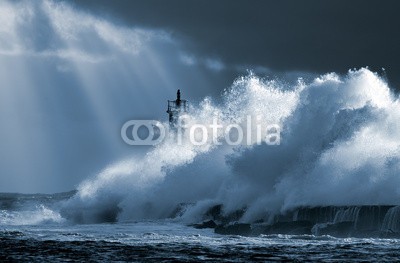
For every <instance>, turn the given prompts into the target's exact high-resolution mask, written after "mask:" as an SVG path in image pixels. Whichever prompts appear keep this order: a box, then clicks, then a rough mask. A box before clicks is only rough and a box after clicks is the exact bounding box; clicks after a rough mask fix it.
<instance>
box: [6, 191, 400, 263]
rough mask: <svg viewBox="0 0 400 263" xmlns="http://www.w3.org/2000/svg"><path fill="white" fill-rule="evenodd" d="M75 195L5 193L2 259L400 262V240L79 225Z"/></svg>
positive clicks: (166, 224) (163, 223) (170, 223)
mask: <svg viewBox="0 0 400 263" xmlns="http://www.w3.org/2000/svg"><path fill="white" fill-rule="evenodd" d="M73 194H74V192H70V193H61V194H55V195H21V194H0V262H59V261H62V262H65V261H68V262H74V261H79V262H81V261H87V262H115V261H118V262H199V261H209V262H216V261H221V262H250V261H262V262H271V261H287V262H296V261H299V262H300V261H316V262H360V261H364V262H366V261H370V262H376V261H388V262H395V261H399V260H400V250H399V247H400V239H377V238H371V239H368V238H334V237H331V236H312V235H260V236H256V237H242V236H236V235H219V234H215V233H214V230H213V229H195V228H193V227H190V226H186V225H185V224H182V223H179V222H177V221H175V220H172V219H168V220H166V219H165V220H156V221H140V222H133V221H131V222H128V221H127V222H118V223H113V224H110V223H108V224H72V223H71V222H69V221H67V220H66V219H64V218H62V217H61V215H60V214H59V213H58V212H57V211H58V210H57V208H58V207H59V206H60V201H62V200H65V199H68V198H69V197H70V196H71V195H73Z"/></svg>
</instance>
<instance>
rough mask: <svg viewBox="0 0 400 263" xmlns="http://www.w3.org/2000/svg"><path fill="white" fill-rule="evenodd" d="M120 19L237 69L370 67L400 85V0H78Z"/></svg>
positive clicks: (229, 75) (321, 70) (229, 72)
mask: <svg viewBox="0 0 400 263" xmlns="http://www.w3.org/2000/svg"><path fill="white" fill-rule="evenodd" d="M75 4H76V5H77V6H80V7H82V8H85V9H86V10H90V11H91V12H93V11H94V12H98V13H102V14H105V15H109V16H112V17H114V18H116V19H119V20H120V21H121V23H127V24H129V25H141V26H144V27H149V28H161V29H164V30H167V31H169V32H171V33H172V34H173V35H174V36H176V37H177V38H179V39H181V40H182V41H183V42H184V45H183V48H184V49H186V50H188V51H189V52H192V53H195V54H202V55H206V56H214V57H217V58H219V59H220V60H221V61H222V62H223V63H224V64H226V65H229V66H230V67H227V70H225V72H224V73H225V76H227V80H229V79H231V78H232V76H235V74H236V72H234V71H235V69H236V70H237V69H240V68H241V67H240V66H242V67H246V66H248V67H249V68H253V69H254V68H256V66H260V67H263V68H267V69H269V70H271V71H273V72H277V74H278V73H279V72H287V71H301V72H304V71H305V72H315V73H325V72H330V71H335V72H346V71H347V70H348V69H351V68H359V67H365V66H368V67H370V68H371V69H372V70H374V71H377V72H379V73H382V68H384V69H385V70H386V75H387V77H388V80H389V82H390V84H391V86H392V87H393V88H399V85H400V63H399V59H400V50H399V48H400V34H399V33H398V30H399V28H400V15H399V10H400V2H399V1H396V0H387V1H371V0H353V1H347V0H336V1H320V0H307V1H296V0H291V1H288V0H283V1H268V0H250V1H248V0H246V1H244V0H235V1H231V0H219V1H207V0H202V1H196V0H189V1H183V0H169V1H165V0H164V1H163V0H146V1H137V0H133V1H132V0H120V1H108V0H79V1H75Z"/></svg>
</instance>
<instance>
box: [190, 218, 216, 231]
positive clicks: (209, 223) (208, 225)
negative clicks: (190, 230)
mask: <svg viewBox="0 0 400 263" xmlns="http://www.w3.org/2000/svg"><path fill="white" fill-rule="evenodd" d="M191 226H192V227H194V228H197V229H203V228H216V227H217V224H216V223H215V222H214V221H213V220H208V221H205V222H203V223H201V224H193V225H191Z"/></svg>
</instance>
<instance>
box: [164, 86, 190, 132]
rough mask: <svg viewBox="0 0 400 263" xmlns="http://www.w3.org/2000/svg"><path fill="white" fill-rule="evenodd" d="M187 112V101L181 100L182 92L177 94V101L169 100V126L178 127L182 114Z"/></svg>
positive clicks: (179, 91)
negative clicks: (177, 123)
mask: <svg viewBox="0 0 400 263" xmlns="http://www.w3.org/2000/svg"><path fill="white" fill-rule="evenodd" d="M186 112H187V100H182V99H181V90H179V89H178V91H177V92H176V100H168V109H167V113H168V116H169V125H170V126H171V127H175V126H176V122H177V120H178V118H179V116H180V115H181V114H182V113H186Z"/></svg>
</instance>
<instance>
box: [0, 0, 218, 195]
mask: <svg viewBox="0 0 400 263" xmlns="http://www.w3.org/2000/svg"><path fill="white" fill-rule="evenodd" d="M0 24H1V25H2V26H1V27H0V83H1V84H0V85H1V87H0V123H1V129H0V144H1V148H0V191H1V192H58V191H66V190H70V189H73V188H75V187H76V185H77V184H78V183H79V182H80V181H82V180H83V179H85V178H87V177H90V176H93V175H94V174H95V173H97V172H98V171H99V170H101V169H102V168H103V167H104V166H105V165H107V164H108V163H111V162H113V161H115V160H117V159H119V158H121V157H122V156H127V155H134V154H136V153H140V152H143V151H146V148H143V147H142V148H140V147H139V148H132V147H128V146H127V145H124V144H123V142H122V140H121V139H120V136H119V132H120V131H119V129H120V127H121V126H122V124H123V123H124V122H125V121H127V120H129V119H133V118H134V119H147V118H148V119H150V118H151V119H164V118H165V107H166V106H165V101H166V99H170V98H173V97H174V96H175V92H176V89H178V88H181V89H183V90H185V88H187V89H186V90H185V94H184V96H185V97H189V98H190V96H192V97H196V96H197V97H199V96H204V95H207V94H208V93H209V92H210V90H212V88H211V82H210V81H207V80H206V78H205V77H204V75H205V74H208V72H209V71H211V70H212V69H207V68H206V67H204V65H203V66H196V65H193V66H191V67H188V66H187V65H186V64H185V63H183V62H182V61H181V58H180V57H181V51H180V48H179V45H180V43H179V41H177V40H175V39H172V38H171V36H170V35H169V34H168V33H167V32H164V31H161V30H150V29H144V28H135V27H130V28H128V27H126V26H123V25H121V24H118V23H113V22H112V21H109V20H105V19H103V18H101V17H97V16H95V15H92V14H89V13H87V12H83V11H79V10H77V9H76V8H73V7H71V6H70V5H69V4H68V3H64V2H55V1H48V0H43V1H16V2H14V1H2V2H1V3H0ZM189 90H191V91H193V92H189ZM186 91H187V92H186Z"/></svg>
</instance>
